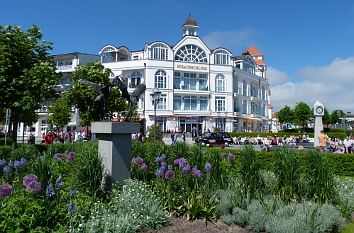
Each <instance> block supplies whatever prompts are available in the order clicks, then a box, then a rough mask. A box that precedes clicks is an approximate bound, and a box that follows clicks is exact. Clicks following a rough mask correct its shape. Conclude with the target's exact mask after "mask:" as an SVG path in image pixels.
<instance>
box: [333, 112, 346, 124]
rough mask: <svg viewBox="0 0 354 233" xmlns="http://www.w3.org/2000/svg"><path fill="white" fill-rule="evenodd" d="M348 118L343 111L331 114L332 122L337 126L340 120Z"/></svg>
mask: <svg viewBox="0 0 354 233" xmlns="http://www.w3.org/2000/svg"><path fill="white" fill-rule="evenodd" d="M345 116H346V114H345V113H344V112H343V110H338V109H337V110H334V111H333V112H332V113H331V120H332V124H337V123H340V122H341V119H340V118H344V117H345Z"/></svg>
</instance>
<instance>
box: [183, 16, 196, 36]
mask: <svg viewBox="0 0 354 233" xmlns="http://www.w3.org/2000/svg"><path fill="white" fill-rule="evenodd" d="M198 28H199V26H198V22H197V20H195V19H193V18H192V15H191V14H188V18H187V19H186V21H185V22H184V24H183V25H182V31H183V32H184V35H185V36H197V29H198Z"/></svg>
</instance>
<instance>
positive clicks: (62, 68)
mask: <svg viewBox="0 0 354 233" xmlns="http://www.w3.org/2000/svg"><path fill="white" fill-rule="evenodd" d="M73 69H74V68H73V65H66V66H57V70H73Z"/></svg>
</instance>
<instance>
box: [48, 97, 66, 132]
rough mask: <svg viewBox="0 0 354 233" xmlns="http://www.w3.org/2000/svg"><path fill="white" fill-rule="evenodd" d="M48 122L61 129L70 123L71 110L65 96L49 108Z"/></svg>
mask: <svg viewBox="0 0 354 233" xmlns="http://www.w3.org/2000/svg"><path fill="white" fill-rule="evenodd" d="M49 113H50V115H49V117H48V122H49V123H51V124H54V125H56V126H58V127H60V128H63V127H64V126H65V125H67V124H68V123H69V122H70V118H71V108H70V106H69V104H68V101H67V98H66V96H65V95H63V96H61V97H60V98H58V99H56V100H54V101H53V102H52V103H51V105H50V107H49Z"/></svg>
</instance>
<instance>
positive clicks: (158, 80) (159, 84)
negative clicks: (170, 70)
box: [155, 70, 167, 88]
mask: <svg viewBox="0 0 354 233" xmlns="http://www.w3.org/2000/svg"><path fill="white" fill-rule="evenodd" d="M166 86H167V82H166V72H165V71H164V70H158V71H157V72H156V73H155V88H166Z"/></svg>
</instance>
